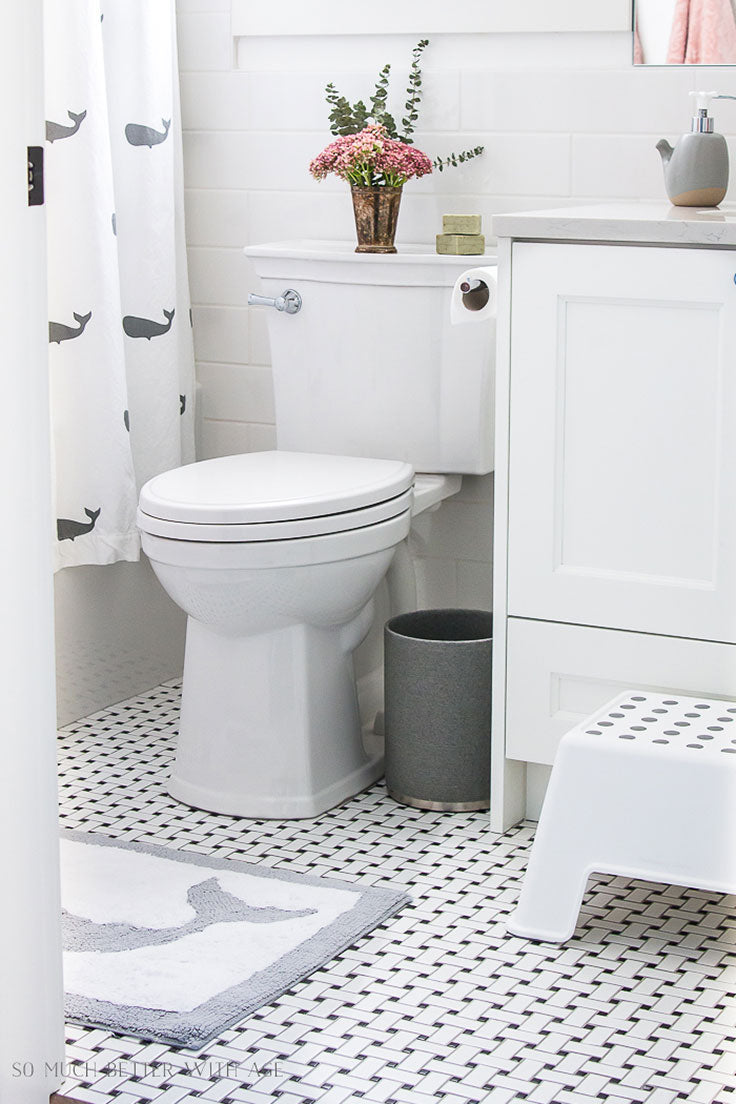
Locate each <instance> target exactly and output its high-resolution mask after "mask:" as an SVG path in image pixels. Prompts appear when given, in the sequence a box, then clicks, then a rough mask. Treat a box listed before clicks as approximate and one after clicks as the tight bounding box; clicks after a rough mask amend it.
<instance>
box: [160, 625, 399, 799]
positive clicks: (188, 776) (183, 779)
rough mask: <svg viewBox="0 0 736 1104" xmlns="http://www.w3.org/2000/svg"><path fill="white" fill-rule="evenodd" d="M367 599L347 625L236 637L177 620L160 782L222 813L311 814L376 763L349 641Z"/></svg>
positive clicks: (369, 776)
mask: <svg viewBox="0 0 736 1104" xmlns="http://www.w3.org/2000/svg"><path fill="white" fill-rule="evenodd" d="M371 617H372V609H371V607H370V605H369V606H368V607H366V608H365V609H364V610H362V611H361V612H360V613H359V614H358V615H357V616H356V617H354V618H353V620H352V621H350V622H349V623H348V624H347V625H343V626H328V627H322V626H311V625H290V626H286V627H283V628H280V629H276V630H273V631H270V632H263V633H255V634H253V635H251V636H246V637H235V636H222V635H220V634H218V633H214V632H212V631H211V629H209V628H208V627H206V626H205V625H203V624H201V623H200V622H198V621H195V620H194V619H193V618H190V619H189V622H188V625H187V646H186V657H185V663H184V683H183V690H182V709H181V722H180V729H179V743H178V748H177V756H176V763H175V765H174V769H173V773H172V777H171V779H170V781H169V785H168V790H169V793H170V794H171V795H172V796H173V797H175V798H176V799H177V800H179V801H184V802H186V803H187V804H189V805H194V806H196V807H197V808H200V809H207V810H209V811H211V812H216V813H227V814H230V815H231V816H243V817H254V818H275V819H286V818H304V817H314V816H317V815H318V814H319V813H322V812H325V811H326V810H327V809H330V808H333V807H334V806H335V805H339V804H340V803H341V802H342V801H345V800H346V799H347V798H349V797H351V796H353V795H354V794H356V793H359V792H360V791H361V790H364V789H366V787H368V786H370V785H371V784H372V783H373V782H375V781H376V780H377V779H379V778H380V777H381V775H382V774H383V754H382V752H381V751H379V749H378V748H376V747H371V748H370V750H369V751H366V747H365V745H364V741H363V735H362V732H361V724H360V718H359V714H358V701H357V694H356V686H355V678H354V674H353V663H352V652H353V649H354V648H355V647H356V645H357V643H358V642H359V641H360V640H361V639H362V638H363V636H364V635H365V632H366V631H367V628H368V626H369V625H370V621H371Z"/></svg>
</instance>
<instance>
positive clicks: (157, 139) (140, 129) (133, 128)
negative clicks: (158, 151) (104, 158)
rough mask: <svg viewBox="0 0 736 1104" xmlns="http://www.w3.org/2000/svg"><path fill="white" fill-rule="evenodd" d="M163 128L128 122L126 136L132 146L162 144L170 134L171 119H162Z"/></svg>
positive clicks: (150, 146)
mask: <svg viewBox="0 0 736 1104" xmlns="http://www.w3.org/2000/svg"><path fill="white" fill-rule="evenodd" d="M161 122H162V123H163V128H164V129H163V130H154V129H153V127H149V126H143V124H142V123H128V124H127V126H126V128H125V137H126V138H127V139H128V141H129V142H130V144H131V146H148V148H149V149H151V148H152V147H153V146H160V145H161V143H162V142H165V141H166V139H167V138H168V136H169V127H170V126H171V119H162V120H161Z"/></svg>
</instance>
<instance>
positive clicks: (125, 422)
mask: <svg viewBox="0 0 736 1104" xmlns="http://www.w3.org/2000/svg"><path fill="white" fill-rule="evenodd" d="M123 425H124V426H125V428H126V429H127V431H128V433H130V411H129V410H124V411H123Z"/></svg>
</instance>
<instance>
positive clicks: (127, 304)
mask: <svg viewBox="0 0 736 1104" xmlns="http://www.w3.org/2000/svg"><path fill="white" fill-rule="evenodd" d="M45 54H46V61H45V82H46V118H47V122H46V150H45V175H46V208H47V226H48V272H49V276H48V298H49V371H50V376H51V403H52V437H53V446H54V465H55V482H56V504H55V505H56V518H57V521H56V528H57V531H56V538H57V541H56V548H57V557H56V563H57V567H66V566H71V565H74V564H106V563H112V562H114V561H116V560H136V559H138V557H139V554H140V543H139V538H138V533H137V530H136V526H135V511H136V504H137V499H138V491H139V489H140V487H141V485H142V484H143V483H144V482H145V481H146V480H147V479H149V478H151V476H153V475H156V474H157V473H158V472H161V471H166V470H167V469H169V468H173V467H178V466H179V465H180V464H182V463H188V462H189V461H191V460H193V459H194V432H193V405H194V404H193V398H194V358H193V351H192V336H191V323H190V311H189V293H188V284H187V273H186V253H185V245H184V219H183V185H182V171H181V135H180V129H179V100H178V75H177V61H176V40H175V13H174V0H46V3H45Z"/></svg>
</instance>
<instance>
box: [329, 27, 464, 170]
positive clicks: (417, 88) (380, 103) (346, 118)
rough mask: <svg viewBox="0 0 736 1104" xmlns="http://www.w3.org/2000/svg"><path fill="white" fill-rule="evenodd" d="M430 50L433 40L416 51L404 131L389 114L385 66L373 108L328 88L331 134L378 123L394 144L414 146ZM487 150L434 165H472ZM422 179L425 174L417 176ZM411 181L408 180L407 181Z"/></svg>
mask: <svg viewBox="0 0 736 1104" xmlns="http://www.w3.org/2000/svg"><path fill="white" fill-rule="evenodd" d="M427 46H429V39H428V38H423V39H421V40H420V41H419V42H418V43H417V44H416V46H415V47H414V49H413V50H412V61H411V66H410V68H409V82H408V87H407V90H406V103H405V105H404V117H403V118H402V120H401V131H399V126H398V124H397V122H396V119H395V118H394V116H393V115H392V114H391V113H390V112H389V111H388V109H387V107H386V104H387V101H388V90H389V78H390V75H391V66H390V64H389V65H384V67H383V69H382V70H381V72H380V73H379V75H378V80H377V81H376V87H375V89H374V92H373V95H372V96H371V98H370V106H366V104H365V103H364V102H363V100H358V101H357V102H356V103H354V104H351V103H350V102H349V101H348V100H347V99H346V98H345V96H341V95H340V93H339V92H338V91H337V89H336V88H335V86H334V84H332V83H331V82H330V83H329V84H328V85H327V86H326V88H325V98H326V100H327V103H328V105H329V107H330V114H329V120H330V133H331V134H334V135H336V136H341V137H344V136H346V135H350V134H358V133H360V132H361V131H363V130H364V128H365V127H366V126H367V125H368V124H369V123H375V124H378V125H380V126H383V127H385V130H386V134H387V135H388V137H389V138H390V139H392V140H393V141H397V142H400V143H403V144H404V145H408V146H411V145H413V140H412V137H411V136H412V134H413V133H414V127H415V124H416V122H417V119H418V118H419V105H420V102H421V98H422V71H421V59H422V54H423V52H424V50H425V49H426V48H427ZM483 148H484V147H483V146H474V147H473V148H472V149H469V150H463V151H462V152H461V153H449V154H447V155H446V156H445V157H435V159H434V161H433V162H432V164H433V166H434V168H436V169H437V171H438V172H442V171H443V170H444V169H445V168H449V167H451V166H452V167H457V166H458V165H461V164H462V163H463V162H464V161H470V160H472V158H474V157H479V156H480V154H481V153H483ZM416 175H421V174H416ZM407 179H408V178H407Z"/></svg>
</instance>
